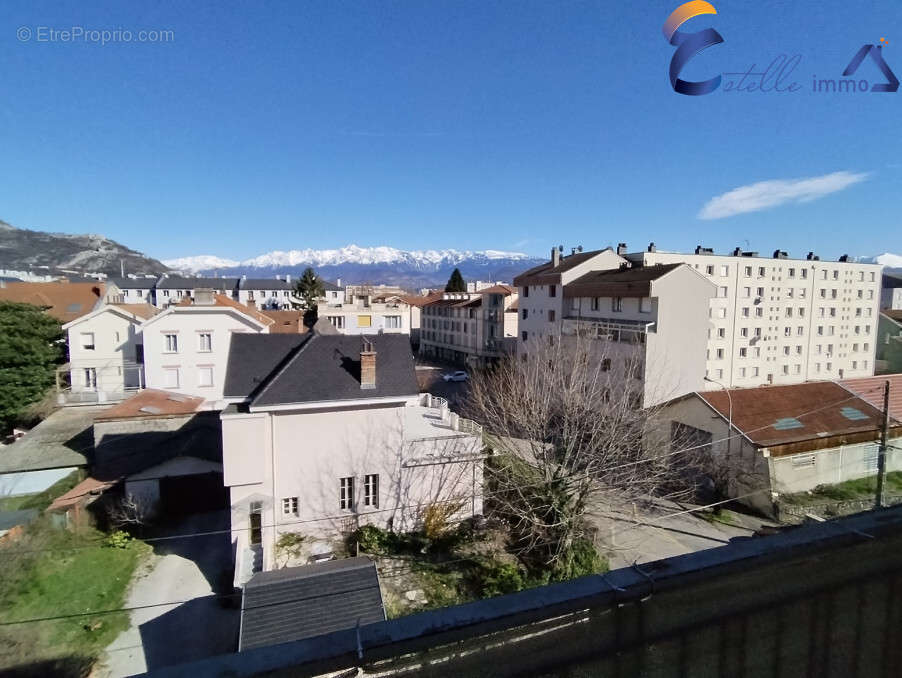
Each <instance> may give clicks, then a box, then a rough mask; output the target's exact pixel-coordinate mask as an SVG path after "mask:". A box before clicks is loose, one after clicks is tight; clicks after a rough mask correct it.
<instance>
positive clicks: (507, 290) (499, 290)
mask: <svg viewBox="0 0 902 678" xmlns="http://www.w3.org/2000/svg"><path fill="white" fill-rule="evenodd" d="M516 291H517V290H516V289H515V288H513V287H511V286H510V285H493V286H492V287H486V288H485V289H484V290H479V291H478V292H476V294H503V295H505V296H507V295H509V294H514V293H515V292H516Z"/></svg>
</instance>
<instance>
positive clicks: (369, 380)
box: [360, 337, 376, 389]
mask: <svg viewBox="0 0 902 678" xmlns="http://www.w3.org/2000/svg"><path fill="white" fill-rule="evenodd" d="M360 388H361V389H372V388H376V351H375V350H373V342H372V341H370V340H369V339H367V338H366V337H364V338H363V349H362V350H361V351H360Z"/></svg>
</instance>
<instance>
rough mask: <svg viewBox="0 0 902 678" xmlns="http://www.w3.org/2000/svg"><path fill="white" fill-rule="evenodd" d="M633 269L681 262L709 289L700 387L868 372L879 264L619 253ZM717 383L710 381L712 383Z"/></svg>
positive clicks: (781, 256)
mask: <svg viewBox="0 0 902 678" xmlns="http://www.w3.org/2000/svg"><path fill="white" fill-rule="evenodd" d="M618 249H619V250H620V251H621V253H622V254H623V255H624V257H625V258H626V259H628V260H629V261H631V262H632V263H633V264H634V265H641V266H650V265H654V264H671V263H683V264H686V265H688V266H691V267H692V268H693V269H694V270H696V271H697V272H698V273H699V274H701V275H703V276H704V277H705V278H707V279H708V280H710V281H711V282H712V283H713V284H714V286H715V287H716V294H715V296H714V298H713V299H711V303H710V308H709V323H708V339H707V345H706V348H707V361H706V376H707V377H708V378H709V379H710V380H713V381H708V382H706V383H707V385H708V388H721V386H720V385H719V384H722V385H723V386H726V387H752V386H760V385H762V384H794V383H799V382H803V381H808V380H815V379H848V378H850V377H863V376H870V375H872V374H873V373H874V361H875V352H876V339H877V324H878V315H879V303H880V283H881V268H882V267H881V266H880V265H879V264H859V263H856V262H853V261H850V260H849V259H848V257H841V258H840V260H839V261H822V260H820V259H819V258H818V257H817V256H815V255H814V254H813V253H809V254H808V257H807V258H806V259H791V258H789V257H788V255H787V253H786V252H783V251H780V250H777V251H775V252H774V253H773V256H771V257H762V256H758V254H757V253H755V252H743V251H742V250H740V249H738V248H737V249H736V250H734V251H733V252H732V253H731V254H723V255H721V254H714V253H713V252H712V251H711V250H710V249H706V248H703V247H701V246H699V247H697V248H696V251H695V253H694V254H681V253H675V252H659V251H656V248H655V246H654V244H653V243H652V244H651V245H649V247H648V248H647V250H646V251H645V252H638V253H633V254H626V246H625V245H623V244H622V243H621V245H620V246H619V248H618ZM715 382H717V383H715Z"/></svg>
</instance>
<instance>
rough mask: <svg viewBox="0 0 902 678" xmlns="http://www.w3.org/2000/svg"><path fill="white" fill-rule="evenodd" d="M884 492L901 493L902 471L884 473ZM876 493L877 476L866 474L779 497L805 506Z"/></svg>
mask: <svg viewBox="0 0 902 678" xmlns="http://www.w3.org/2000/svg"><path fill="white" fill-rule="evenodd" d="M884 491H885V492H886V494H890V495H900V494H902V471H891V472H889V473H887V474H886V484H885V490H884ZM876 494H877V476H876V475H873V476H867V477H865V478H856V479H855V480H847V481H845V482H843V483H838V484H836V485H818V486H817V487H815V488H814V489H813V490H811V491H810V492H797V493H795V494H784V495H781V497H780V499H781V501H783V502H784V503H786V504H791V505H794V506H806V505H814V504H829V503H831V502H842V501H860V500H863V499H873V498H874V497H875V496H876Z"/></svg>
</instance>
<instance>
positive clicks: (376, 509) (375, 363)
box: [221, 333, 483, 585]
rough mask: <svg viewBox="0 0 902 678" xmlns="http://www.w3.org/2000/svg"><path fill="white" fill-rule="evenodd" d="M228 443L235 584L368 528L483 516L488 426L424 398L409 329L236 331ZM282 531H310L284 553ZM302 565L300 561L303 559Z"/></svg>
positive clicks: (226, 416)
mask: <svg viewBox="0 0 902 678" xmlns="http://www.w3.org/2000/svg"><path fill="white" fill-rule="evenodd" d="M225 395H226V398H227V400H229V401H230V402H231V403H232V404H230V405H229V407H228V408H227V409H226V410H225V411H223V413H222V415H221V418H222V440H223V466H224V473H225V484H226V486H228V488H229V490H230V495H231V510H232V537H233V542H234V543H235V553H236V558H237V560H236V583H238V585H241V584H243V583H244V582H245V581H247V579H248V578H249V577H250V576H251V575H252V574H253V573H254V572H255V571H259V570H261V569H262V570H270V569H274V568H276V567H281V566H284V565H286V564H300V563H302V562H306V561H307V559H308V558H316V557H318V556H325V554H326V553H328V552H329V551H331V549H332V540H333V539H334V538H335V537H337V536H338V535H339V534H340V533H346V532H350V531H352V530H354V529H356V528H357V527H358V526H360V525H365V524H374V525H379V526H381V527H385V528H390V529H394V530H410V529H413V528H414V527H416V526H417V525H419V524H420V522H421V520H422V517H423V514H424V511H425V510H426V509H427V508H428V507H429V506H434V505H441V506H446V507H453V509H452V513H453V515H454V516H455V518H464V517H467V516H472V515H474V514H478V513H481V512H482V463H483V462H482V452H481V450H482V436H481V429H480V428H479V427H478V426H477V425H475V424H473V423H472V422H469V421H467V420H465V419H461V418H459V417H458V416H457V415H456V414H454V413H452V412H450V411H449V410H448V407H447V403H445V401H444V400H442V399H441V398H433V397H431V396H429V395H428V394H420V393H418V388H417V381H416V375H415V372H414V363H413V354H412V353H411V349H410V342H409V340H408V338H407V337H406V336H403V335H378V336H373V337H367V338H365V339H364V338H362V337H352V336H341V335H320V334H316V333H310V334H306V335H236V336H235V337H233V341H232V351H231V354H230V356H229V366H228V374H227V379H226V389H225ZM283 534H298V535H303V536H304V542H303V544H304V548H303V554H302V555H301V556H300V557H299V558H298V557H292V562H290V563H289V562H288V561H287V560H286V557H287V556H286V554H285V553H283V552H282V551H281V550H280V549H279V548H278V547H277V544H278V542H279V538H280V536H281V535H283ZM298 559H299V561H300V562H296V561H298Z"/></svg>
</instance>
